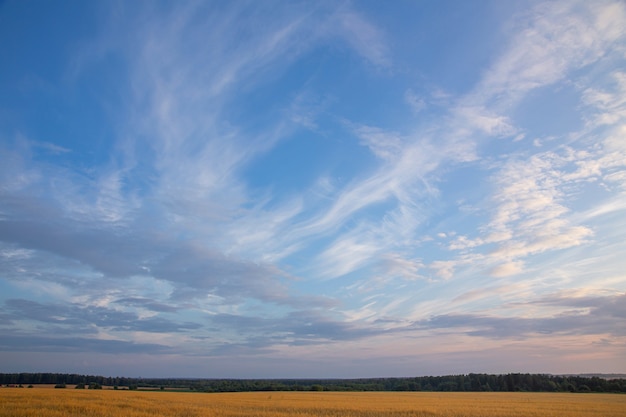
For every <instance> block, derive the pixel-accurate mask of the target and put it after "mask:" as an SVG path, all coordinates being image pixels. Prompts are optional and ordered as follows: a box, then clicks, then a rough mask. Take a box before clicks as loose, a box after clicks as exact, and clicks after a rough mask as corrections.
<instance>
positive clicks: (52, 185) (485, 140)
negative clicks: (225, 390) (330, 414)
mask: <svg viewBox="0 0 626 417" xmlns="http://www.w3.org/2000/svg"><path fill="white" fill-rule="evenodd" d="M0 62H1V64H0V92H1V93H0V372H68V373H70V372H71V373H83V374H98V375H105V376H129V377H200V378H359V377H389V376H421V375H447V374H464V373H471V372H475V373H482V372H484V373H509V372H524V373H525V372H529V373H553V374H560V373H588V372H603V373H610V372H613V373H618V372H619V373H626V3H624V2H623V1H609V0H607V1H603V0H598V1H574V0H567V1H549V2H543V1H527V0H522V1H515V2H512V1H496V0H494V1H489V0H476V1H460V0H458V1H450V0H443V1H440V0H437V1H435V0H417V1H409V0H398V1H394V2H377V1H340V2H337V1H328V2H326V1H323V0H322V1H314V2H311V1H277V2H275V1H271V0H268V1H260V2H259V1H242V0H234V1H197V2H196V1H187V0H185V1H162V2H161V1H109V0H106V1H78V0H77V1H71V0H64V1H61V2H50V1H38V0H32V1H19V0H16V1H12V0H8V1H3V2H0Z"/></svg>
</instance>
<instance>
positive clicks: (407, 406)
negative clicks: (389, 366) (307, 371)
mask: <svg viewBox="0 0 626 417" xmlns="http://www.w3.org/2000/svg"><path fill="white" fill-rule="evenodd" d="M0 416H2V417H5V416H6V417H8V416H11V417H42V416H43V417H158V416H163V417H204V416H206V417H209V416H215V417H231V416H250V417H273V416H276V417H287V416H297V417H309V416H310V417H313V416H329V417H330V416H333V417H340V416H349V417H374V416H389V417H400V416H406V417H408V416H415V417H421V416H424V417H427V416H428V417H437V416H441V417H522V416H524V417H532V416H537V417H539V416H542V417H583V416H597V417H624V416H626V395H620V394H565V393H563V394H561V393H559V394H554V393H434V392H411V393H408V392H403V393H392V392H349V393H346V392H254V393H250V392H245V393H220V394H215V393H214V394H207V393H180V392H178V393H177V392H145V391H144V392H141V391H114V390H73V389H72V390H70V389H64V390H63V389H60V390H59V389H39V388H34V389H27V388H24V389H20V388H3V389H0Z"/></svg>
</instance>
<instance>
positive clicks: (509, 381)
mask: <svg viewBox="0 0 626 417" xmlns="http://www.w3.org/2000/svg"><path fill="white" fill-rule="evenodd" d="M0 384H2V385H4V386H14V387H19V386H22V387H23V386H27V385H32V384H55V385H56V386H57V387H58V388H63V387H65V386H66V385H78V386H79V387H85V386H87V387H94V386H95V387H99V386H110V387H114V388H116V389H131V390H133V389H154V390H164V389H178V390H188V391H198V392H241V391H475V392H476V391H532V392H610V393H626V379H624V378H612V379H609V378H606V377H599V376H556V375H543V374H506V375H489V374H468V375H449V376H420V377H414V378H364V379H187V378H126V377H104V376H95V375H79V374H55V373H16V374H2V373H0Z"/></svg>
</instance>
